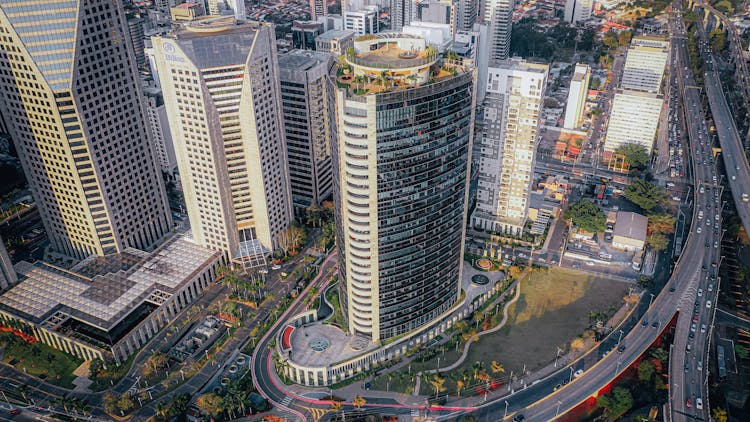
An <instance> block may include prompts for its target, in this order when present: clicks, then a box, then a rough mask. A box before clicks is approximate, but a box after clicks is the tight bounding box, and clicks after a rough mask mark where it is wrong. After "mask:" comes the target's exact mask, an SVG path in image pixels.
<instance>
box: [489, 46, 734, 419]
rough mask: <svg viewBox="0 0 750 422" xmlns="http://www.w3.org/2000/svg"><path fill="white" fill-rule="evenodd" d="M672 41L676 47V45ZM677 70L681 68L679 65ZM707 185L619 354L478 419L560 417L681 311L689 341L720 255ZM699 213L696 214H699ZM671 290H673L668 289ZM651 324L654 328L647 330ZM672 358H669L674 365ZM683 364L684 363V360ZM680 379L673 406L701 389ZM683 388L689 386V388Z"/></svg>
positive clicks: (697, 145)
mask: <svg viewBox="0 0 750 422" xmlns="http://www.w3.org/2000/svg"><path fill="white" fill-rule="evenodd" d="M675 42H676V43H680V41H675ZM679 47H680V48H678V49H677V53H678V57H679V55H680V54H681V53H679V50H681V49H682V48H685V44H684V40H682V44H680V45H679ZM683 57H685V56H683ZM678 63H679V62H678ZM681 69H684V66H683V67H682V68H681ZM681 73H685V72H684V71H683V72H681ZM682 76H686V75H682ZM691 77H692V76H690V75H687V78H688V79H685V80H681V81H680V82H681V84H680V85H681V86H680V88H687V87H688V86H690V85H694V83H693V82H692V81H691V79H689V78H691ZM681 91H682V93H683V101H684V102H685V105H686V106H687V107H686V109H685V112H686V116H685V117H686V121H687V122H688V123H689V125H688V134H689V138H690V142H689V144H690V146H691V147H692V149H691V152H690V154H691V156H692V157H695V159H694V160H693V174H694V175H695V179H696V180H697V181H699V182H701V183H704V184H705V181H706V180H708V182H709V185H713V186H711V187H712V189H711V192H714V191H715V189H714V188H715V182H714V179H713V177H714V176H715V169H714V167H713V158H712V157H711V148H710V145H708V137H707V133H706V131H705V129H706V128H705V118H704V115H703V114H702V110H701V109H700V102H699V101H698V100H697V96H698V93H697V92H696V91H695V90H693V89H681ZM672 92H679V91H676V87H675V89H673V91H672ZM701 143H703V145H701ZM704 157H705V158H706V164H705V165H704V164H702V163H703V159H704ZM707 187H709V186H704V192H703V193H701V192H700V191H696V192H695V193H694V201H695V203H696V204H699V205H700V206H696V207H695V208H694V210H693V218H692V226H691V229H690V234H689V235H688V236H687V239H686V242H685V245H684V250H683V253H682V255H681V256H680V258H679V260H678V262H677V264H676V266H675V269H674V272H673V273H672V276H671V278H670V281H669V282H668V285H669V286H670V288H669V289H664V290H663V291H662V292H661V293H659V294H658V295H657V296H656V297H655V298H654V299H653V303H652V304H651V305H650V306H649V308H648V311H647V312H646V313H645V315H644V317H643V319H642V321H645V322H646V324H645V325H644V324H635V326H634V327H633V328H632V329H631V330H629V332H628V333H627V335H625V336H624V337H623V338H622V342H621V345H622V346H624V350H621V353H618V352H617V351H613V352H611V353H609V354H607V355H606V356H605V357H604V358H602V359H600V360H599V361H598V362H596V363H595V364H594V365H593V366H591V367H590V368H588V369H586V372H585V373H584V374H583V375H582V376H580V377H579V378H578V379H575V380H573V382H571V383H569V384H567V385H565V386H563V387H562V388H560V389H558V390H557V391H549V390H547V391H546V392H542V393H544V394H546V396H541V397H540V395H541V394H540V393H537V394H529V395H530V396H532V397H522V396H520V395H519V396H511V397H510V398H503V399H501V400H497V401H495V402H492V403H488V404H486V405H484V406H482V409H481V410H479V411H478V412H477V414H478V415H479V416H480V420H496V419H508V418H511V417H514V416H515V415H517V414H523V415H524V416H525V417H526V418H527V419H528V420H533V421H537V420H538V421H543V420H554V419H556V418H557V417H559V416H560V415H563V414H565V413H566V412H567V411H569V410H570V409H572V408H574V407H576V406H577V405H578V404H580V403H582V402H583V401H585V400H586V399H588V398H589V397H592V396H595V395H596V394H597V393H598V392H599V391H600V390H601V389H602V388H603V387H605V386H606V385H607V384H609V383H610V382H611V381H612V380H613V379H614V378H615V377H616V376H617V375H618V374H619V373H620V372H622V371H623V370H624V369H625V368H627V367H628V366H630V365H631V364H632V363H633V362H634V361H635V360H636V359H637V358H638V357H639V356H640V355H641V354H643V353H644V352H645V351H646V350H647V349H648V348H649V347H650V345H651V344H652V343H653V342H654V340H655V339H656V338H657V336H658V334H659V333H660V331H661V328H662V327H663V326H664V324H665V323H667V322H668V321H670V320H671V319H672V318H673V317H674V315H675V313H676V312H677V311H678V310H679V309H681V308H686V309H685V310H686V311H685V312H682V313H680V318H678V330H677V332H678V337H679V335H682V336H684V337H686V338H687V337H689V334H688V332H689V329H690V327H689V326H687V327H685V323H686V322H687V323H688V324H689V323H690V321H691V320H692V315H691V313H690V312H689V311H688V309H690V308H691V307H692V305H693V304H694V299H695V297H696V294H697V290H698V289H702V288H703V287H701V286H703V284H705V283H706V279H705V276H706V275H707V274H710V273H711V271H713V270H714V269H712V267H711V263H712V262H713V259H714V258H715V257H716V256H717V255H718V253H719V249H718V247H714V244H713V243H714V242H715V241H717V240H718V235H717V232H716V231H715V229H714V225H715V224H716V223H718V224H719V226H720V220H716V215H717V214H720V212H719V210H718V209H716V199H715V197H714V194H713V193H707V192H709V191H708V190H707V189H706V188H707ZM706 198H708V199H710V201H711V202H712V204H710V205H709V206H710V207H711V208H710V209H708V208H704V204H705V202H706V201H707V199H706ZM701 211H702V213H701ZM699 213H701V214H700V215H699ZM699 217H700V218H699ZM720 218H721V217H720V216H719V219H720ZM709 220H710V221H709ZM704 221H709V223H710V225H708V226H707V225H705V223H704ZM698 227H701V230H700V232H699V231H698ZM706 244H708V246H706ZM717 246H718V244H717ZM704 265H705V266H706V269H705V270H704V269H703V266H704ZM709 280H710V279H709ZM673 289H674V291H672V290H673ZM715 291H716V290H714V292H715ZM703 297H705V296H703ZM701 306H705V305H701ZM709 309H710V308H709ZM653 323H655V324H656V325H657V327H659V329H655V328H654V327H652V324H653ZM675 347H678V346H675ZM684 347H685V346H684V345H683V348H684ZM683 350H684V349H683ZM689 359H690V358H688V360H689ZM676 360H677V359H673V361H676ZM682 363H683V364H684V361H683V362H682ZM566 369H568V368H565V369H563V370H562V371H560V372H559V373H558V374H557V376H560V374H564V373H565V372H566ZM683 381H684V382H682V387H680V386H679V383H678V388H677V389H676V391H673V393H674V394H673V395H674V396H675V397H674V400H675V403H677V402H678V401H679V400H681V398H682V397H683V396H686V395H687V396H690V395H693V394H702V393H701V392H700V386H701V385H702V382H701V381H700V379H698V380H697V381H695V383H693V381H694V380H693V379H691V378H689V377H688V378H686V381H685V380H683ZM688 384H690V385H689V386H688ZM693 385H696V386H697V390H694V389H693ZM524 391H526V390H524ZM506 401H507V403H506ZM683 404H684V402H683ZM505 409H508V411H507V412H506V411H505ZM497 415H502V416H503V417H498V416H497ZM485 418H486V419H485Z"/></svg>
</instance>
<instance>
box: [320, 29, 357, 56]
mask: <svg viewBox="0 0 750 422" xmlns="http://www.w3.org/2000/svg"><path fill="white" fill-rule="evenodd" d="M355 35H356V34H355V33H354V31H350V30H348V29H342V30H337V29H332V30H330V31H326V32H324V33H322V34H320V35H318V37H317V38H315V50H316V51H322V52H324V53H335V54H337V55H342V54H344V53H345V52H346V49H347V48H349V47H353V46H354V37H355Z"/></svg>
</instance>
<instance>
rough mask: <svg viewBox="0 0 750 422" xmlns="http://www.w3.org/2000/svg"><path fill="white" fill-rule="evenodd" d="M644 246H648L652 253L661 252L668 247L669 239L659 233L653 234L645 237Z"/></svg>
mask: <svg viewBox="0 0 750 422" xmlns="http://www.w3.org/2000/svg"><path fill="white" fill-rule="evenodd" d="M646 244H648V246H650V247H651V249H652V250H653V251H654V252H659V251H663V250H664V249H667V246H669V238H667V236H664V235H663V234H661V233H653V234H651V235H649V236H648V237H646Z"/></svg>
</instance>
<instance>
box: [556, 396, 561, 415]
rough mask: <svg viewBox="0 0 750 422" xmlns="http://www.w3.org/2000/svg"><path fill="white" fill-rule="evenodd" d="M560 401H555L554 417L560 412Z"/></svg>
mask: <svg viewBox="0 0 750 422" xmlns="http://www.w3.org/2000/svg"><path fill="white" fill-rule="evenodd" d="M561 404H562V402H561V401H560V400H558V401H557V410H556V411H555V417H557V415H559V414H560V405H561Z"/></svg>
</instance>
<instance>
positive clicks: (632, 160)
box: [615, 144, 648, 169]
mask: <svg viewBox="0 0 750 422" xmlns="http://www.w3.org/2000/svg"><path fill="white" fill-rule="evenodd" d="M615 154H620V155H623V156H624V157H625V161H626V162H627V163H628V165H629V166H630V168H631V169H644V168H646V166H647V165H648V152H647V151H646V148H644V147H643V145H638V144H623V145H620V146H619V147H617V149H616V150H615Z"/></svg>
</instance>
